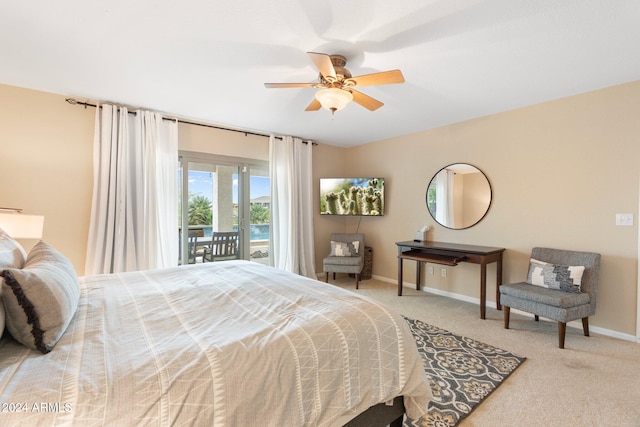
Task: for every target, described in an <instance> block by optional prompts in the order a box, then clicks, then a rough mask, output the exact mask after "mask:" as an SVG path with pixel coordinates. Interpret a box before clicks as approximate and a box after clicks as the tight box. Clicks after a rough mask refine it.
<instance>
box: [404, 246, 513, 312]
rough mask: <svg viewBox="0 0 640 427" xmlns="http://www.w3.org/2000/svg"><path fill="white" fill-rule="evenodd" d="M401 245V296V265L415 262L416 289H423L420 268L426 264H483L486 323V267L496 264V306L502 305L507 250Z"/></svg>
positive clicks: (481, 310)
mask: <svg viewBox="0 0 640 427" xmlns="http://www.w3.org/2000/svg"><path fill="white" fill-rule="evenodd" d="M396 245H398V296H402V261H403V260H405V259H409V260H413V261H416V289H420V282H421V280H420V276H421V274H420V272H421V268H420V267H421V265H422V263H424V262H430V263H433V264H442V265H449V266H456V265H458V263H460V262H468V263H472V264H480V318H481V319H485V317H486V307H487V264H490V263H492V262H495V263H496V306H497V308H498V310H502V306H501V305H500V285H501V284H502V253H503V252H504V248H493V247H490V246H475V245H464V244H459V243H442V242H429V241H424V242H420V241H418V242H417V241H414V240H409V241H406V242H396Z"/></svg>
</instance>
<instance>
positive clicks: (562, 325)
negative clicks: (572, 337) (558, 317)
mask: <svg viewBox="0 0 640 427" xmlns="http://www.w3.org/2000/svg"><path fill="white" fill-rule="evenodd" d="M566 332H567V324H566V323H564V322H558V346H559V347H560V348H564V336H565V333H566Z"/></svg>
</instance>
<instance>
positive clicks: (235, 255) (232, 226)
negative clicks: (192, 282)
mask: <svg viewBox="0 0 640 427" xmlns="http://www.w3.org/2000/svg"><path fill="white" fill-rule="evenodd" d="M245 162H246V160H245V159H237V158H226V157H224V156H213V155H207V154H199V153H188V154H185V153H181V157H180V172H179V173H180V182H181V188H180V190H181V191H180V204H179V213H180V215H179V222H180V224H179V227H178V230H179V235H180V264H195V263H201V262H218V261H226V260H230V259H249V260H252V261H257V262H262V263H268V260H269V253H268V247H269V237H268V234H269V212H268V208H269V185H268V183H269V176H268V166H267V165H266V164H257V165H256V164H248V163H245ZM265 163H266V162H265ZM265 180H266V182H265ZM265 188H266V190H265ZM256 195H259V196H256ZM253 196H255V197H256V198H259V200H258V201H257V203H258V204H259V205H260V208H258V207H256V208H253V210H255V211H256V213H253V214H252V208H251V205H252V202H251V198H252V197H253ZM265 209H266V210H267V212H266V213H265ZM183 213H184V214H183ZM252 215H253V216H252ZM255 227H257V228H255ZM182 230H187V232H186V233H183V232H182ZM265 237H266V238H265Z"/></svg>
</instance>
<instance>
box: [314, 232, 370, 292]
mask: <svg viewBox="0 0 640 427" xmlns="http://www.w3.org/2000/svg"><path fill="white" fill-rule="evenodd" d="M353 242H358V244H357V245H354V244H353ZM355 246H358V248H357V251H356V250H355ZM322 267H323V270H324V272H325V274H326V277H325V281H326V282H327V283H329V273H333V280H335V279H336V273H350V274H355V276H356V289H358V287H359V285H360V272H361V271H362V268H363V267H364V234H357V233H356V234H349V233H334V234H332V235H331V251H330V253H329V256H327V257H326V258H325V259H324V260H323V261H322Z"/></svg>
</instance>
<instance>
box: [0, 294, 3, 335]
mask: <svg viewBox="0 0 640 427" xmlns="http://www.w3.org/2000/svg"><path fill="white" fill-rule="evenodd" d="M1 294H2V284H1V283H0V295H1ZM3 333H4V305H2V301H1V300H0V338H2V334H3Z"/></svg>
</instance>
